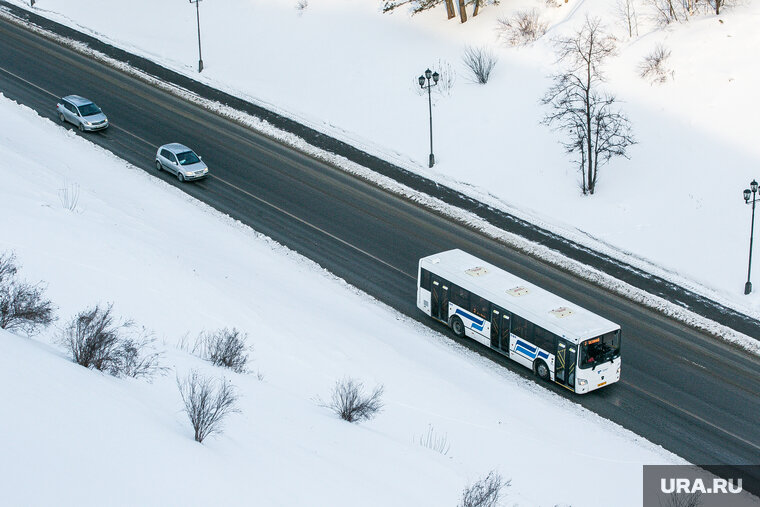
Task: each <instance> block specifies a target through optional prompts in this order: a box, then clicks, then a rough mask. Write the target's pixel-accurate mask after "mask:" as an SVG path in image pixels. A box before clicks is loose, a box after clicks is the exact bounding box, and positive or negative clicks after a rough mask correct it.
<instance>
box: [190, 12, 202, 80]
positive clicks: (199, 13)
mask: <svg viewBox="0 0 760 507" xmlns="http://www.w3.org/2000/svg"><path fill="white" fill-rule="evenodd" d="M189 1H190V3H191V4H195V19H196V20H197V21H198V72H202V71H203V55H202V54H201V11H200V7H198V4H199V3H200V2H201V0H189Z"/></svg>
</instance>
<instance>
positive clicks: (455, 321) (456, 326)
mask: <svg viewBox="0 0 760 507" xmlns="http://www.w3.org/2000/svg"><path fill="white" fill-rule="evenodd" d="M451 329H452V330H453V331H454V334H455V335H457V336H458V337H459V338H461V337H463V336H464V324H462V319H460V318H459V317H451Z"/></svg>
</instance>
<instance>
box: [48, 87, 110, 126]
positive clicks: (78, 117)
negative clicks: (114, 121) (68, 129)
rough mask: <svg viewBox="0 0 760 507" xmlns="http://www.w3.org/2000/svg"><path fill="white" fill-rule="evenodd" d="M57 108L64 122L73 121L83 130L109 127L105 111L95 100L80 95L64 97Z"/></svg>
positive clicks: (59, 116)
mask: <svg viewBox="0 0 760 507" xmlns="http://www.w3.org/2000/svg"><path fill="white" fill-rule="evenodd" d="M55 108H56V110H57V111H58V118H60V120H61V121H62V122H66V121H67V122H69V123H73V124H74V125H76V126H77V127H78V128H79V130H81V131H82V132H84V131H92V130H103V129H105V128H108V118H106V115H104V114H103V111H101V110H100V108H99V107H98V106H96V105H95V103H94V102H93V101H91V100H87V99H86V98H84V97H80V96H79V95H69V96H67V97H63V98H62V99H61V101H60V102H58V104H57V105H56V107H55Z"/></svg>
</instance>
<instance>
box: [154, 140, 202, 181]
mask: <svg viewBox="0 0 760 507" xmlns="http://www.w3.org/2000/svg"><path fill="white" fill-rule="evenodd" d="M156 169H157V170H159V171H161V170H166V171H169V172H170V173H173V174H176V175H177V179H179V181H189V180H199V179H201V178H205V177H206V176H208V166H207V165H206V164H205V163H204V162H203V160H201V157H199V156H198V155H196V154H195V152H194V151H193V150H191V149H190V148H188V147H187V146H185V145H184V144H179V143H170V144H165V145H163V146H161V147H160V148H159V149H158V151H157V152H156Z"/></svg>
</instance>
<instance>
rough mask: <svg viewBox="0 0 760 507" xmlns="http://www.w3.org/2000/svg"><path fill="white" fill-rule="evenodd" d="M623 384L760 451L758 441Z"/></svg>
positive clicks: (642, 390)
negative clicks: (746, 438) (741, 435)
mask: <svg viewBox="0 0 760 507" xmlns="http://www.w3.org/2000/svg"><path fill="white" fill-rule="evenodd" d="M621 384H625V385H627V386H628V387H632V388H634V389H635V390H637V391H639V392H641V393H644V394H646V395H647V396H651V397H652V398H654V399H656V400H657V401H659V402H661V403H664V404H665V405H667V406H669V407H671V408H674V409H676V410H678V411H679V412H682V413H684V414H686V415H688V416H690V417H693V418H694V419H696V420H697V421H700V422H702V423H704V424H706V425H708V426H710V427H711V428H714V429H716V430H718V431H720V432H723V433H725V434H726V435H728V436H730V437H732V438H735V439H736V440H739V441H740V442H743V443H745V444H747V445H749V446H750V447H754V448H755V449H757V450H759V451H760V445H758V444H756V443H754V442H750V441H749V440H745V439H743V438H742V437H740V436H739V435H735V434H733V433H731V432H730V431H728V430H724V429H723V428H721V427H720V426H718V425H715V424H713V423H711V422H710V421H707V420H705V419H703V418H702V417H699V416H698V415H697V414H694V413H692V412H689V411H688V410H686V409H683V408H681V407H679V406H676V405H674V404H672V403H671V402H669V401H667V400H664V399H662V398H660V397H659V396H657V395H656V394H652V393H650V392H649V391H647V390H645V389H642V388H640V387H637V386H635V385H633V384H629V383H628V382H623V381H621Z"/></svg>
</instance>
